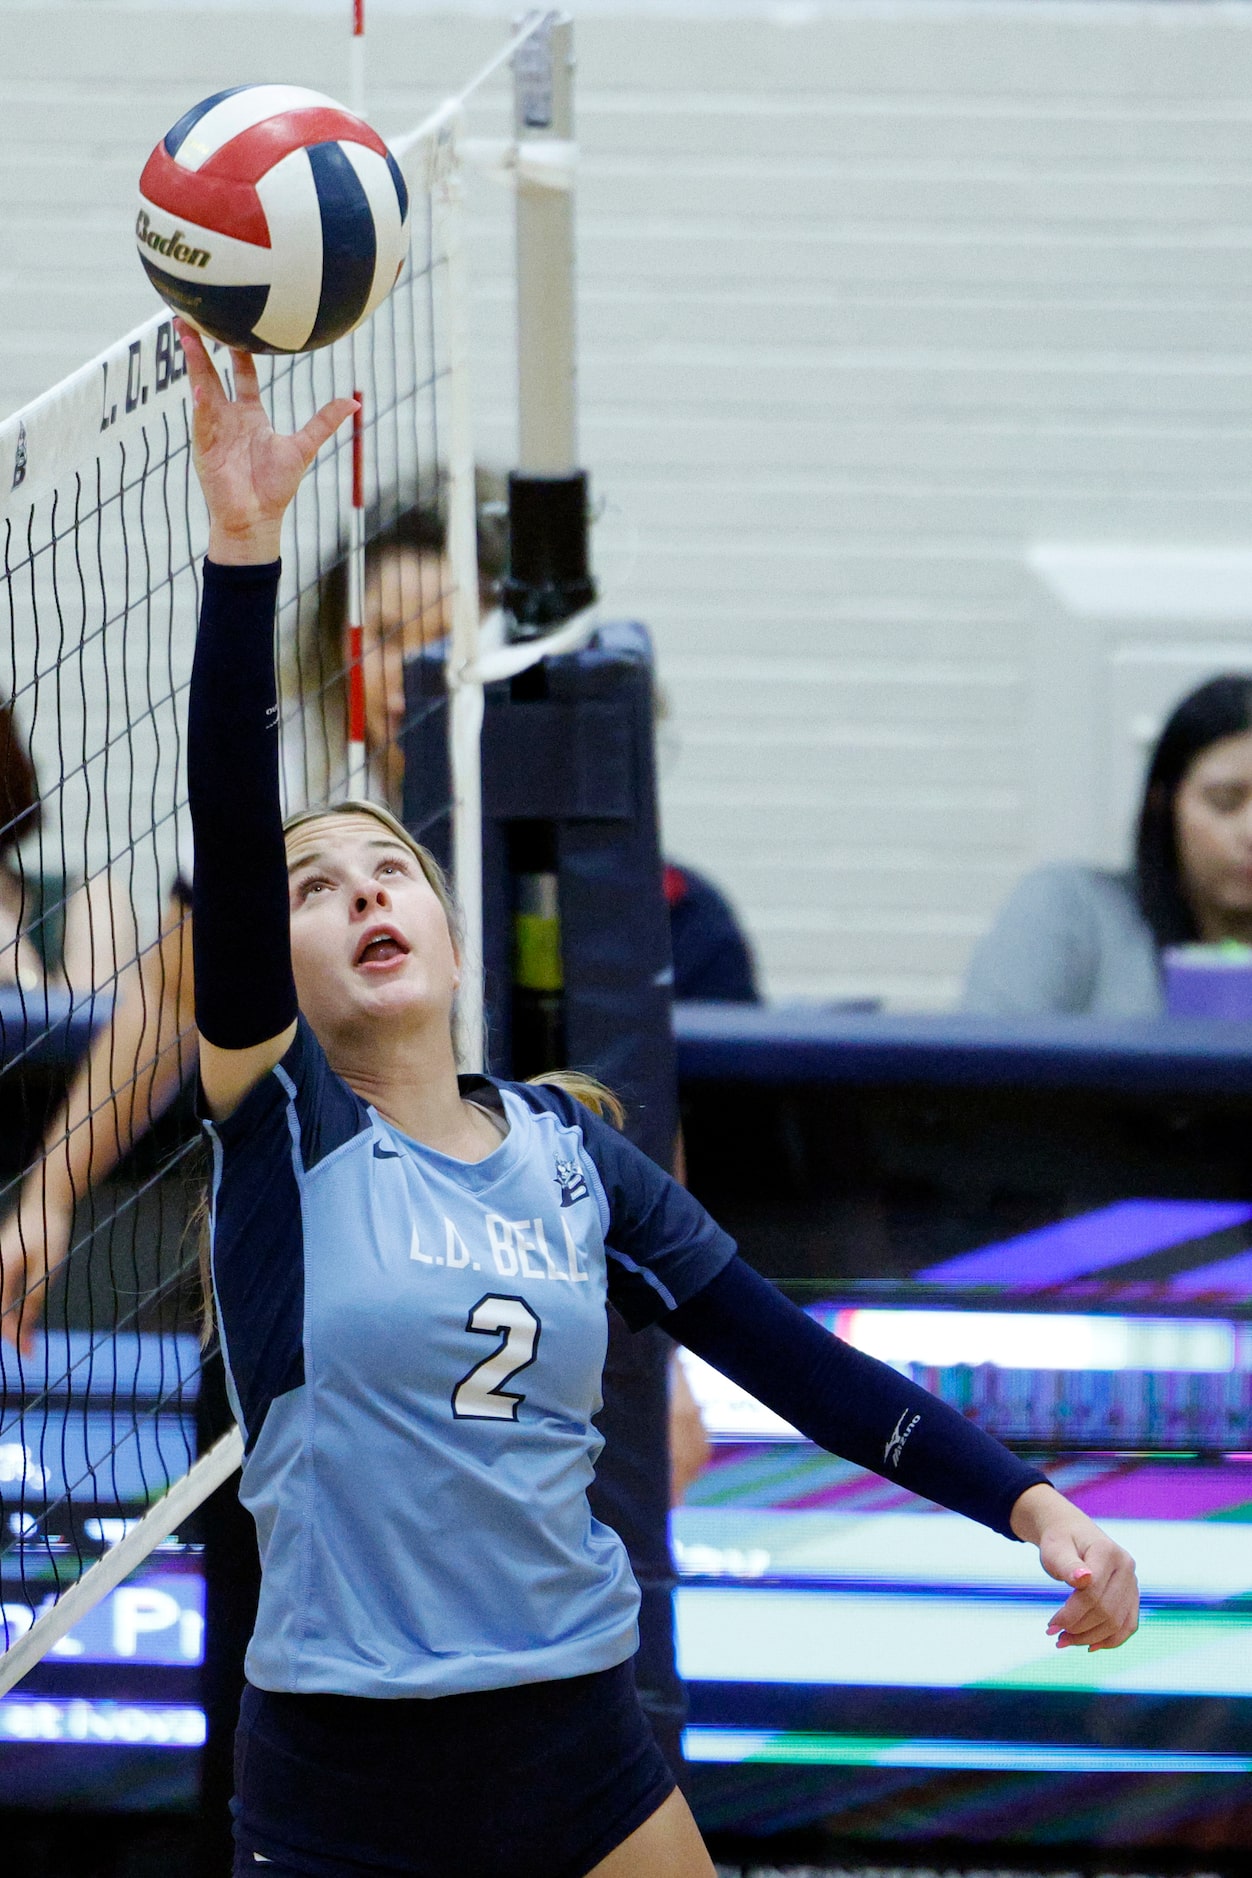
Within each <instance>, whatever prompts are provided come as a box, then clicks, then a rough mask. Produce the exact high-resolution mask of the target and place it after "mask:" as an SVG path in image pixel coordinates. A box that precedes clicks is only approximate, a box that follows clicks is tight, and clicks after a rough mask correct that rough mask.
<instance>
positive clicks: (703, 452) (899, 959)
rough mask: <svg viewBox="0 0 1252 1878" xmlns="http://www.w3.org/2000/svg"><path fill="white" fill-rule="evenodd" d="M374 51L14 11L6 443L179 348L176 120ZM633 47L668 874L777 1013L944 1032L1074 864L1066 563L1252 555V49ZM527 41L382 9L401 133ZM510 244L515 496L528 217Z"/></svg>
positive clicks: (594, 201)
mask: <svg viewBox="0 0 1252 1878" xmlns="http://www.w3.org/2000/svg"><path fill="white" fill-rule="evenodd" d="M341 11H342V12H345V13H346V0H345V5H344V7H343V8H336V9H335V11H334V12H329V11H328V10H327V9H326V7H325V6H324V5H318V6H317V7H316V8H315V9H314V10H312V11H309V12H307V13H303V12H301V11H300V10H299V9H298V8H296V7H292V8H290V9H288V10H287V11H285V12H282V13H278V12H266V11H264V10H251V9H249V10H246V11H239V10H237V9H233V8H230V7H225V6H218V7H213V6H207V5H200V6H195V5H186V6H183V5H179V6H174V5H171V4H166V5H164V6H162V7H159V8H156V7H146V8H141V7H124V6H104V5H99V4H81V5H76V6H75V5H53V4H41V5H39V6H37V7H34V8H25V7H15V6H13V5H11V4H10V5H7V6H6V5H0V311H2V313H3V318H2V319H0V411H8V410H11V409H12V408H14V406H16V405H17V404H18V403H20V402H22V401H23V400H24V399H26V398H27V397H29V396H31V395H33V394H34V393H35V392H36V391H38V390H39V389H41V388H42V387H43V386H44V385H45V384H46V383H48V382H50V381H51V380H52V379H53V378H55V377H56V376H58V375H59V374H61V373H62V372H64V371H65V370H68V369H69V368H70V367H72V366H73V365H75V364H77V363H78V362H80V361H81V360H82V359H83V358H84V357H86V356H88V355H89V354H90V353H91V352H93V351H94V350H96V349H97V348H98V347H99V346H100V345H101V344H102V343H104V342H105V341H106V340H107V339H109V338H111V337H112V336H114V335H115V334H116V333H117V332H118V331H120V330H121V329H122V328H123V327H125V326H126V325H128V324H130V323H132V322H133V321H134V320H135V319H137V318H138V317H140V316H141V315H142V314H143V313H144V312H145V311H146V310H147V308H148V306H149V304H150V301H149V295H148V290H147V288H146V285H145V284H144V282H143V281H142V279H141V277H140V275H139V271H138V268H137V266H136V264H135V262H134V260H133V257H132V254H131V250H130V241H129V222H130V202H131V193H132V189H133V183H134V179H135V176H136V174H137V170H138V167H139V164H140V162H141V160H142V157H143V155H144V154H145V153H146V151H147V149H148V147H149V146H150V145H151V144H152V143H153V142H154V141H155V139H156V137H157V136H158V135H159V134H160V132H161V131H162V130H163V129H164V128H165V127H166V125H167V124H168V123H169V122H170V121H171V120H172V118H173V117H174V116H175V115H176V114H177V112H178V111H179V110H180V109H181V108H183V107H184V106H185V104H186V103H187V102H188V101H189V100H190V99H192V98H194V97H197V96H199V95H201V94H202V93H203V92H205V91H207V90H210V89H212V88H214V87H215V86H218V85H220V84H225V83H234V82H239V80H240V79H241V78H250V77H253V76H256V77H262V76H281V77H284V78H290V79H293V80H295V81H296V82H305V83H311V84H315V85H318V86H319V87H322V88H324V89H327V90H330V91H332V92H334V91H339V92H342V91H343V90H344V89H345V80H344V76H343V74H344V71H345V60H344V51H343V26H342V21H341V19H340V17H339V14H340V12H341ZM627 12H628V8H627V7H626V6H625V4H623V5H622V6H621V7H620V8H619V10H618V13H617V14H616V15H614V14H611V13H607V12H600V11H598V10H597V11H595V12H587V13H585V14H584V15H583V16H582V17H581V18H580V21H579V28H578V45H579V58H580V73H579V94H578V109H579V120H580V136H581V142H582V145H583V149H584V153H585V168H584V174H583V179H582V186H581V194H580V262H581V277H580V291H581V301H580V306H581V321H582V347H581V374H582V413H583V436H584V458H585V460H586V462H587V464H588V466H589V467H590V469H591V470H592V472H593V474H594V478H595V484H596V489H597V491H598V493H599V495H600V496H602V497H603V498H604V500H605V502H606V505H607V512H606V515H605V518H604V520H603V522H602V523H601V525H600V539H599V547H598V555H599V561H600V567H601V571H602V573H603V575H604V576H605V579H606V586H607V588H608V597H609V599H610V601H611V603H612V604H613V606H614V608H615V610H621V611H629V612H633V613H635V614H637V615H639V616H640V617H642V618H644V619H646V620H647V621H648V622H649V623H650V624H651V625H652V627H653V628H654V630H655V632H656V636H657V640H658V644H659V648H660V654H661V662H662V671H663V677H664V679H665V683H666V686H667V689H668V691H669V694H670V697H671V701H672V704H673V707H674V717H675V733H676V740H677V742H678V744H679V753H678V755H677V758H676V760H675V761H674V762H673V764H672V765H671V766H670V768H669V771H668V774H667V778H666V785H665V813H666V824H667V840H668V845H669V847H670V849H671V851H672V852H673V853H674V854H675V855H677V856H679V857H683V858H687V859H690V860H692V861H693V862H695V863H697V864H699V865H701V866H703V867H705V868H707V869H708V870H709V871H710V872H711V873H713V874H714V875H715V876H717V877H718V878H719V879H720V880H722V881H723V882H724V883H725V885H726V886H727V887H728V888H729V890H730V891H731V893H732V894H733V896H734V897H735V898H736V899H737V901H738V902H739V905H740V907H741V909H742V911H743V913H744V915H745V917H746V920H747V923H748V924H749V926H750V927H751V929H752V931H753V933H754V935H755V937H756V939H757V942H758V946H759V949H760V953H761V957H762V961H763V964H764V967H765V972H766V977H767V982H768V984H769V987H770V989H771V990H772V991H773V992H774V993H776V994H787V993H794V992H805V993H818V994H823V995H839V994H848V993H854V994H866V993H869V994H877V995H883V996H886V997H888V998H890V999H892V1000H893V1001H896V1002H908V1003H937V1002H941V1001H943V1000H944V999H946V998H947V997H949V996H950V995H951V994H952V992H953V991H954V989H955V986H956V984H957V982H958V978H959V974H960V971H961V968H962V964H963V961H964V959H965V956H966V954H967V951H968V948H969V945H970V943H971V940H972V939H973V937H974V936H975V935H976V934H977V932H978V931H979V930H981V928H982V927H983V925H984V924H985V922H986V920H987V918H988V917H989V915H990V913H991V911H992V910H993V908H994V907H995V905H996V904H997V902H998V901H999V899H1000V898H1001V897H1002V895H1003V893H1004V892H1005V890H1006V889H1007V887H1008V885H1009V884H1010V882H1011V881H1012V880H1013V878H1014V877H1015V876H1016V874H1017V873H1018V872H1019V871H1020V870H1021V868H1022V867H1023V866H1025V865H1027V864H1029V863H1030V862H1031V861H1032V860H1033V859H1035V858H1037V856H1038V854H1039V853H1040V852H1041V851H1042V850H1043V849H1044V848H1045V847H1047V846H1049V845H1052V846H1056V845H1064V841H1065V831H1064V829H1061V830H1059V831H1058V830H1057V829H1055V827H1053V826H1051V825H1050V824H1049V819H1048V815H1047V813H1046V807H1047V805H1046V803H1044V802H1041V800H1040V792H1041V791H1043V792H1045V793H1046V792H1047V790H1048V788H1049V782H1048V777H1049V770H1048V763H1049V761H1054V760H1055V761H1059V762H1063V761H1064V758H1065V753H1064V750H1063V749H1062V750H1060V752H1059V755H1057V754H1056V753H1055V752H1053V751H1052V750H1051V749H1045V750H1044V751H1043V752H1042V753H1041V752H1040V750H1039V749H1038V748H1032V747H1031V741H1030V730H1031V726H1032V725H1036V724H1037V723H1038V722H1039V712H1038V708H1037V704H1038V700H1037V697H1036V696H1035V692H1036V690H1037V686H1038V678H1037V672H1038V662H1039V651H1040V644H1041V641H1043V642H1046V641H1047V639H1048V636H1049V634H1050V632H1051V630H1052V625H1053V623H1054V621H1055V618H1056V602H1055V599H1054V598H1053V597H1051V596H1050V595H1049V594H1048V593H1047V592H1046V591H1045V589H1044V587H1043V585H1042V583H1041V582H1040V581H1039V580H1038V579H1037V578H1036V576H1035V575H1034V574H1032V573H1031V572H1030V570H1029V568H1028V565H1027V562H1026V558H1025V557H1026V552H1027V549H1028V548H1029V546H1030V545H1031V544H1032V543H1034V542H1037V541H1040V540H1049V541H1105V540H1108V541H1121V542H1130V543H1132V544H1133V543H1135V542H1161V541H1168V542H1172V543H1178V544H1184V545H1185V544H1188V543H1199V544H1209V545H1220V544H1222V543H1238V544H1243V545H1246V544H1247V542H1248V541H1249V539H1250V538H1252V529H1250V527H1249V523H1248V520H1247V510H1248V501H1249V497H1250V496H1252V447H1250V444H1252V369H1250V368H1252V351H1250V349H1249V343H1248V337H1247V326H1248V315H1249V311H1250V307H1249V302H1250V300H1252V216H1250V214H1249V209H1250V208H1252V12H1249V10H1248V9H1246V8H1243V7H1240V6H1224V5H1202V6H1183V5H1172V4H1168V3H1164V4H1153V5H1132V4H1116V3H1114V0H1105V3H1104V4H1100V3H1097V0H1093V3H1091V4H1085V5H1049V4H1037V5H1026V4H1011V5H1010V4H968V5H945V4H940V3H939V0H935V3H934V4H915V5H908V4H885V3H884V4H879V5H870V4H861V5H847V6H830V7H823V8H817V7H813V8H809V7H805V8H803V9H801V8H790V9H787V10H783V9H778V10H777V12H776V14H775V15H774V16H773V17H770V16H768V15H766V14H765V13H764V10H762V14H761V16H753V15H752V14H750V13H748V12H747V11H740V12H730V11H728V12H726V13H717V14H714V13H711V12H710V13H703V14H701V13H693V14H692V15H691V16H690V17H684V18H680V17H666V16H664V15H663V14H660V13H658V12H657V11H655V10H650V11H648V12H642V11H641V12H639V13H638V14H637V15H636V16H635V17H633V18H630V17H625V15H626V14H627ZM675 13H677V8H676V9H675ZM504 17H505V16H504V14H503V12H502V13H501V16H500V17H499V18H497V19H492V18H490V17H484V16H481V15H478V14H474V15H469V16H465V17H462V18H460V19H459V20H449V19H447V18H443V17H438V16H435V15H432V14H429V13H423V12H419V11H416V10H414V11H409V10H406V9H405V8H404V7H403V6H400V5H397V4H395V0H393V4H392V5H390V6H388V7H387V8H386V9H385V10H384V9H383V7H382V6H381V5H376V6H375V8H374V10H373V12H372V15H371V47H370V68H371V94H372V98H373V100H374V103H373V114H374V116H375V118H376V120H377V122H378V123H379V125H380V127H381V128H382V129H383V130H384V131H396V130H398V129H400V128H402V127H403V126H405V125H406V124H407V123H409V122H411V121H412V120H413V119H414V118H416V116H417V115H419V113H420V111H421V110H422V109H423V108H424V107H425V106H426V105H427V104H428V103H430V102H431V101H433V99H435V98H437V97H439V96H441V95H443V94H444V93H445V92H447V91H448V90H449V89H451V88H453V87H454V86H455V85H456V84H458V83H459V82H460V81H461V80H463V79H464V78H465V77H466V76H468V74H469V73H470V72H471V71H472V70H473V69H474V67H475V66H476V64H477V63H478V62H479V61H480V60H481V59H482V58H484V57H485V56H487V55H488V54H489V53H490V52H491V51H492V50H493V49H494V48H495V46H496V45H497V44H498V43H499V41H500V38H501V34H502V29H503V25H504ZM475 208H476V236H475V256H476V262H477V266H478V319H479V335H478V348H477V356H478V359H479V361H480V382H479V402H480V405H481V409H482V419H483V424H482V434H483V437H484V440H485V448H486V453H487V454H488V455H492V456H494V457H496V458H497V460H507V459H508V457H509V455H510V453H511V431H510V423H509V411H510V408H511V385H510V370H511V368H510V363H509V317H510V308H509V305H508V297H507V278H506V273H505V270H504V269H503V267H502V256H504V255H505V254H506V252H507V227H508V224H507V217H508V203H507V200H506V199H505V198H504V197H503V196H502V195H501V196H500V197H498V198H497V197H495V196H494V195H492V194H491V192H490V191H488V190H487V189H486V188H485V187H484V188H482V189H479V190H477V191H476V192H475ZM1249 612H1250V618H1252V605H1250V609H1249ZM1187 630H1188V628H1187V624H1186V622H1185V621H1183V622H1182V623H1181V624H1180V626H1179V633H1180V634H1181V635H1182V637H1184V638H1185V637H1186V634H1187ZM1210 637H1211V635H1210ZM1080 663H1081V660H1080ZM1085 683H1086V680H1085V679H1084V678H1083V677H1082V675H1081V674H1079V675H1078V676H1077V677H1076V679H1075V685H1076V689H1079V688H1081V687H1082V686H1083V685H1084V684H1085ZM668 741H669V739H667V742H668ZM1092 786H1093V787H1096V786H1099V784H1098V778H1097V777H1096V776H1095V775H1094V774H1093V780H1092ZM1041 830H1047V832H1046V833H1041V832H1040V831H1041ZM1074 841H1075V844H1076V845H1079V846H1081V845H1083V843H1084V842H1087V844H1088V845H1090V844H1089V840H1088V837H1087V836H1086V835H1085V833H1084V831H1082V830H1078V829H1076V830H1075V833H1074Z"/></svg>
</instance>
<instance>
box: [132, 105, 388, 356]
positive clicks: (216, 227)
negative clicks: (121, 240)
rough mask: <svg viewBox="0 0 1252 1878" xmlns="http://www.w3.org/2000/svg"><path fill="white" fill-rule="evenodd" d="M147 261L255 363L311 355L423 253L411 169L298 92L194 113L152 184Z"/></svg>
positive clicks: (171, 299) (142, 189)
mask: <svg viewBox="0 0 1252 1878" xmlns="http://www.w3.org/2000/svg"><path fill="white" fill-rule="evenodd" d="M135 240H136V243H137V246H138V249H139V258H140V260H141V261H142V262H143V265H144V270H145V272H146V273H147V276H148V279H149V280H150V281H151V282H152V284H153V286H154V287H155V288H156V290H157V292H158V293H159V294H160V295H161V298H162V299H163V300H165V301H166V303H167V304H168V305H169V306H171V307H173V308H174V310H175V312H177V313H180V314H181V315H182V316H183V318H184V319H186V320H188V321H189V322H190V323H191V324H192V325H193V326H197V327H199V329H200V331H201V332H204V333H207V334H208V335H209V337H210V338H212V339H219V340H221V341H222V342H223V343H224V344H226V345H230V346H238V347H241V348H242V349H243V350H245V351H248V352H310V351H313V350H315V349H316V348H317V347H318V346H328V345H330V344H331V343H332V342H333V341H334V340H336V339H341V338H342V337H343V335H344V334H345V333H348V332H351V331H352V329H353V327H354V326H359V325H360V323H361V321H362V320H364V319H367V318H368V317H369V315H370V314H371V313H372V312H373V311H374V309H375V308H376V307H377V306H379V305H380V304H381V302H382V301H383V300H385V299H386V297H387V295H388V294H389V293H390V292H391V289H392V287H393V286H394V285H395V283H396V280H397V277H398V276H399V273H400V269H401V267H402V266H403V265H404V257H405V254H406V253H407V251H408V240H409V198H408V191H407V189H406V188H405V184H404V178H403V176H402V175H401V174H400V168H399V165H398V164H397V162H396V160H395V158H394V157H393V156H392V154H391V152H390V151H389V150H388V148H387V146H386V144H385V143H384V142H383V140H382V138H381V137H380V136H379V135H378V133H377V132H376V131H375V130H373V129H371V127H370V126H369V125H368V124H367V123H365V122H364V120H363V119H362V118H359V117H356V116H354V114H353V113H352V112H351V111H346V110H345V109H344V108H343V106H342V105H339V104H336V103H335V101H334V99H333V98H327V97H324V96H323V95H322V93H321V92H317V91H306V90H304V89H303V87H301V86H298V85H241V86H237V87H236V88H235V89H233V90H231V91H219V92H216V93H215V94H214V95H213V96H212V97H211V98H205V99H202V101H201V102H200V103H199V104H197V105H193V107H192V109H191V110H190V111H187V112H186V113H185V114H184V115H183V116H182V117H180V118H179V120H178V122H177V123H176V124H175V125H174V126H173V128H172V129H171V130H169V131H168V132H167V133H166V135H165V136H164V137H163V138H162V139H161V141H160V143H159V144H158V145H157V147H156V149H155V150H154V151H153V152H152V155H151V156H150V157H149V158H148V161H147V163H146V164H145V166H144V171H143V175H142V176H141V177H140V179H139V213H138V216H137V219H136V222H135Z"/></svg>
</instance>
